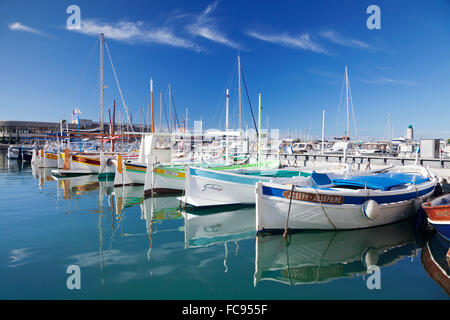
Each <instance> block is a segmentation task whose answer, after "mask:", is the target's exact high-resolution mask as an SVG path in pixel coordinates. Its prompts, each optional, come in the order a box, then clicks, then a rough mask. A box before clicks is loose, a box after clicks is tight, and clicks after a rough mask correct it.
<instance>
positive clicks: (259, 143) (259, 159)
mask: <svg viewBox="0 0 450 320" xmlns="http://www.w3.org/2000/svg"><path fill="white" fill-rule="evenodd" d="M258 109H259V116H258V132H259V135H258V162H260V161H261V135H262V132H261V109H262V107H261V93H260V94H259V106H258Z"/></svg>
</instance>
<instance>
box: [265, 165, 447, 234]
mask: <svg viewBox="0 0 450 320" xmlns="http://www.w3.org/2000/svg"><path fill="white" fill-rule="evenodd" d="M309 179H311V180H312V182H314V185H309V186H308V185H295V183H291V184H275V183H271V182H258V183H257V186H256V229H257V231H258V232H269V233H271V232H282V231H284V230H288V229H289V230H306V229H331V230H335V229H357V228H368V227H375V226H380V225H385V224H388V223H393V222H396V221H400V220H403V219H406V218H408V217H410V216H412V215H414V214H415V213H416V212H417V210H418V209H419V207H420V205H421V204H422V202H423V200H424V199H426V198H427V197H429V196H430V195H432V194H433V192H434V189H435V187H436V185H437V183H438V180H437V177H436V176H435V175H433V174H432V173H431V172H430V171H429V170H428V169H427V168H424V167H420V166H404V167H397V168H391V169H389V170H387V171H385V172H382V173H375V174H368V175H351V176H347V177H335V178H332V175H327V174H319V173H316V172H313V174H312V175H311V177H310V178H309Z"/></svg>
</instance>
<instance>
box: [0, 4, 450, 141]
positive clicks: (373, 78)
mask: <svg viewBox="0 0 450 320" xmlns="http://www.w3.org/2000/svg"><path fill="white" fill-rule="evenodd" d="M71 4H76V5H78V6H79V7H80V9H81V21H82V28H81V30H68V29H67V28H66V20H67V18H68V16H69V14H67V13H66V9H67V7H68V6H69V5H71ZM373 4H375V5H378V6H379V7H380V9H381V29H379V30H376V29H375V30H369V29H368V28H367V26H366V20H367V19H368V18H369V16H370V14H367V13H366V9H367V7H368V6H369V5H373ZM0 23H1V24H0V39H1V43H2V47H1V50H0V70H1V72H0V83H1V85H0V99H1V100H0V108H1V116H0V118H1V119H2V120H37V121H38V120H39V121H59V120H61V119H68V120H70V119H71V112H72V110H73V109H74V108H75V107H78V108H79V109H80V110H81V112H82V115H81V117H82V118H90V119H94V120H97V119H99V117H100V111H99V110H100V107H99V82H98V81H99V72H98V67H99V48H98V42H97V41H98V34H99V32H102V31H103V32H104V33H105V38H106V43H107V45H108V48H109V50H110V53H111V57H112V60H113V63H114V66H115V68H116V72H117V75H118V78H119V82H120V85H121V89H122V91H123V94H124V99H125V102H126V104H127V105H128V107H129V109H130V111H131V112H132V114H133V122H138V121H139V120H138V119H139V114H140V110H141V108H143V110H144V114H145V117H147V106H148V103H149V79H150V77H152V78H153V80H154V83H155V93H154V94H155V97H154V98H155V99H154V101H155V108H156V111H155V113H156V114H155V115H156V119H157V121H156V122H157V124H158V123H159V92H160V91H163V94H164V100H165V103H166V104H167V102H168V95H167V93H168V89H167V88H168V84H169V83H170V84H171V86H172V92H173V97H174V101H175V106H176V108H177V114H178V116H179V118H180V119H181V118H182V116H183V114H184V113H185V110H186V108H188V109H189V112H188V113H189V116H188V118H189V120H190V121H189V122H190V124H189V126H192V125H193V123H192V120H199V119H200V118H202V119H203V121H204V127H210V128H211V127H213V128H223V127H224V125H225V90H226V88H229V89H230V113H231V120H230V121H231V126H232V127H234V128H236V127H237V126H238V111H237V110H238V104H237V80H236V66H237V53H238V50H239V51H240V54H241V61H242V65H243V69H244V72H245V77H246V80H247V84H248V89H249V92H250V96H251V99H252V105H253V107H254V110H255V111H256V108H257V98H258V93H259V92H261V93H262V101H263V103H262V104H263V116H262V118H263V127H265V126H266V123H267V118H268V121H269V126H270V128H279V129H280V130H281V132H282V133H285V132H286V131H287V128H289V131H290V132H293V131H294V130H295V132H297V133H300V130H301V132H302V133H305V132H309V133H310V134H311V135H312V136H314V135H317V136H318V135H320V134H321V126H322V110H323V109H325V110H326V135H327V136H329V137H331V136H338V135H339V136H342V135H343V134H344V130H345V126H346V123H345V103H344V104H343V103H340V96H341V90H342V84H343V81H344V67H345V65H347V66H348V71H349V80H350V86H351V93H352V100H353V104H354V114H355V122H356V126H357V131H358V136H359V137H371V138H383V137H386V135H387V118H388V114H389V113H390V115H391V124H392V126H393V131H394V135H395V136H400V135H404V134H405V130H406V127H407V126H408V125H409V124H412V125H413V127H414V130H415V135H416V137H420V136H421V137H424V138H431V137H440V138H450V126H449V119H450V1H444V0H441V1H439V0H437V1H399V0H398V1H393V0H391V1H356V0H355V1H331V0H330V1H281V2H274V1H262V0H259V1H225V0H221V1H200V0H196V1H171V0H165V1H133V0H131V1H76V2H73V1H62V0H55V1H47V0H45V1H20V0H3V1H1V2H0ZM104 59H105V68H104V69H105V70H104V78H105V80H104V82H105V85H106V86H107V88H106V89H105V96H104V97H105V98H104V99H105V119H108V115H107V109H108V108H111V107H112V103H113V99H116V104H117V106H118V107H120V109H121V112H122V113H123V112H124V109H123V106H122V102H121V99H120V94H119V91H118V89H117V86H116V84H115V80H114V75H113V72H112V68H111V66H110V64H109V60H108V56H107V54H106V52H105V56H104ZM243 92H244V95H243V102H244V103H243V122H244V124H248V126H250V127H251V126H252V120H251V116H250V111H249V107H248V103H247V97H246V95H245V91H244V90H243ZM164 123H165V117H164V116H163V124H164ZM350 134H351V136H353V137H354V125H353V123H352V125H351V128H350Z"/></svg>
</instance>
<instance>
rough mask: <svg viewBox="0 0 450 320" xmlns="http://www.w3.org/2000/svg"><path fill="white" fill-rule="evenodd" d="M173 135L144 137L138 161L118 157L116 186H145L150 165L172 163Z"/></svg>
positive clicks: (164, 134)
mask: <svg viewBox="0 0 450 320" xmlns="http://www.w3.org/2000/svg"><path fill="white" fill-rule="evenodd" d="M170 139H171V135H170V134H167V133H145V134H143V135H142V139H141V145H140V147H139V156H138V158H137V159H134V160H130V159H125V158H124V157H123V156H119V157H117V159H116V160H115V161H114V163H115V176H114V185H115V186H127V185H144V184H145V174H146V172H147V167H148V165H152V164H154V163H159V162H170V159H171V150H170Z"/></svg>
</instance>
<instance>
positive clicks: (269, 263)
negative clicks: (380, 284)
mask: <svg viewBox="0 0 450 320" xmlns="http://www.w3.org/2000/svg"><path fill="white" fill-rule="evenodd" d="M414 226H415V220H414V219H408V220H405V221H401V222H397V223H394V224H390V225H386V226H382V227H375V228H369V229H359V230H348V231H308V232H302V233H297V234H291V235H288V236H287V239H286V240H284V239H283V237H282V236H281V235H280V236H266V237H261V236H258V237H257V239H256V261H255V266H256V270H255V275H254V286H256V285H257V284H258V283H259V282H260V281H262V280H272V281H278V282H282V283H286V284H290V285H297V284H308V283H324V282H330V281H332V280H335V279H339V278H351V277H354V276H363V275H365V274H367V268H368V267H369V266H371V265H377V266H378V267H385V266H388V265H393V264H395V263H397V262H398V261H399V260H401V259H402V258H404V257H406V256H407V257H415V256H416V255H417V252H418V250H419V248H418V246H417V245H416V241H415V228H414Z"/></svg>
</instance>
